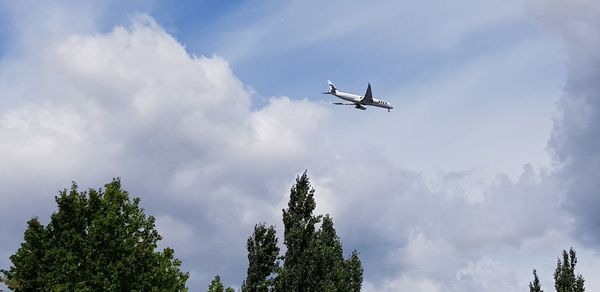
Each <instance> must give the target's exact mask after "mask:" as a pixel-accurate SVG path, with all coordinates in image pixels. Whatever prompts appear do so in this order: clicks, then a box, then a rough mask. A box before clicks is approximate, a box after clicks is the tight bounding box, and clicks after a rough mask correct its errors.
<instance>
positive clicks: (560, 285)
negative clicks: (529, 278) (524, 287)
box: [529, 248, 585, 292]
mask: <svg viewBox="0 0 600 292" xmlns="http://www.w3.org/2000/svg"><path fill="white" fill-rule="evenodd" d="M576 265H577V255H576V253H575V250H574V249H573V248H571V249H570V250H569V252H568V253H567V251H566V250H563V252H562V260H561V258H558V259H557V263H556V269H555V270H554V288H555V289H556V292H584V291H585V287H584V282H585V280H584V279H583V276H582V275H580V274H578V275H575V266H576ZM529 291H530V292H544V290H542V286H541V285H540V280H539V279H538V275H537V272H536V270H533V282H530V283H529Z"/></svg>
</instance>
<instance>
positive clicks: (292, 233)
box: [277, 171, 320, 291]
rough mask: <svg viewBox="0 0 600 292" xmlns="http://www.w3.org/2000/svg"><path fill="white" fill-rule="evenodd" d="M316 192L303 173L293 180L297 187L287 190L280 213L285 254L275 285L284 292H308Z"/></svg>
mask: <svg viewBox="0 0 600 292" xmlns="http://www.w3.org/2000/svg"><path fill="white" fill-rule="evenodd" d="M314 193H315V190H314V189H312V188H311V186H310V182H309V179H308V175H307V174H306V171H305V172H304V173H303V174H302V176H299V177H297V178H296V184H295V185H294V186H292V189H291V190H290V200H289V202H288V208H287V209H284V210H283V226H284V234H283V243H284V244H285V245H286V247H287V250H286V252H285V255H284V257H283V259H284V265H283V269H282V271H281V273H280V275H279V278H278V281H277V284H278V285H279V286H280V288H283V287H285V289H282V290H286V291H307V289H308V286H310V284H309V282H310V281H311V280H313V279H310V278H308V275H309V274H310V272H311V270H312V269H314V266H311V265H309V264H308V263H310V261H311V256H312V254H311V253H310V251H311V249H310V245H311V243H312V240H313V237H314V235H315V234H314V233H315V224H317V223H319V221H320V216H314V215H313V211H314V209H315V207H316V203H315V199H314Z"/></svg>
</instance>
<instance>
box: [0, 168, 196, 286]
mask: <svg viewBox="0 0 600 292" xmlns="http://www.w3.org/2000/svg"><path fill="white" fill-rule="evenodd" d="M55 200H56V203H57V205H58V211H56V212H55V213H53V214H52V216H51V218H50V223H48V225H47V226H43V225H42V224H40V222H39V221H38V219H37V218H33V219H31V220H29V222H28V223H27V224H28V227H27V230H26V231H25V236H24V242H23V243H22V244H21V247H20V248H19V249H18V250H17V252H16V253H15V254H14V255H12V256H11V257H10V259H11V261H12V263H13V266H12V267H10V269H9V270H8V271H2V273H3V274H4V282H5V283H6V285H7V286H8V287H9V288H10V289H12V290H13V291H32V290H51V291H65V290H66V291H74V290H78V291H106V290H110V291H114V290H121V291H151V290H168V291H187V288H186V287H185V283H186V281H187V278H188V273H184V272H181V271H180V270H179V266H180V265H181V261H180V260H178V259H176V258H174V251H173V250H172V249H170V248H165V249H164V250H163V251H162V252H158V251H155V250H156V247H157V242H158V241H159V240H160V239H161V236H160V235H159V234H158V232H157V231H156V229H155V224H154V221H155V219H154V217H152V216H146V215H145V214H144V210H143V209H142V208H140V207H139V203H140V199H139V198H134V199H133V200H131V199H130V198H129V194H128V193H127V192H126V191H124V190H123V189H122V188H121V182H120V180H119V179H114V180H113V181H112V182H111V183H109V184H107V185H105V190H102V189H99V190H93V189H90V190H89V191H88V192H79V191H78V188H77V185H76V184H75V183H73V185H72V186H71V189H70V191H67V190H66V189H65V190H63V191H62V192H60V193H59V195H58V196H57V197H55Z"/></svg>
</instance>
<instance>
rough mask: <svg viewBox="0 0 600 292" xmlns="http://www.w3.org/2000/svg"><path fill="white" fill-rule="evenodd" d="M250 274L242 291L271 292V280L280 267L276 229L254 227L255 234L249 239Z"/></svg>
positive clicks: (271, 227)
mask: <svg viewBox="0 0 600 292" xmlns="http://www.w3.org/2000/svg"><path fill="white" fill-rule="evenodd" d="M246 246H247V248H248V273H247V276H246V281H244V283H243V284H242V291H251V292H255V291H261V292H262V291H269V288H270V287H272V286H273V279H272V278H269V276H271V274H273V273H275V272H276V271H277V269H278V267H279V264H278V262H277V258H278V256H279V247H278V246H277V237H276V235H275V227H273V226H269V227H268V228H267V227H266V225H265V224H264V223H260V224H257V225H256V226H254V233H253V234H252V236H250V237H249V238H248V242H247V244H246Z"/></svg>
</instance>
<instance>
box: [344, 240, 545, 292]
mask: <svg viewBox="0 0 600 292" xmlns="http://www.w3.org/2000/svg"><path fill="white" fill-rule="evenodd" d="M362 281H363V268H362V265H361V262H360V258H358V252H357V251H356V250H353V251H352V254H351V255H350V257H349V258H348V259H347V260H346V283H347V285H348V287H347V288H348V290H347V291H351V292H358V291H360V287H361V285H362ZM540 292H543V291H540Z"/></svg>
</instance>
